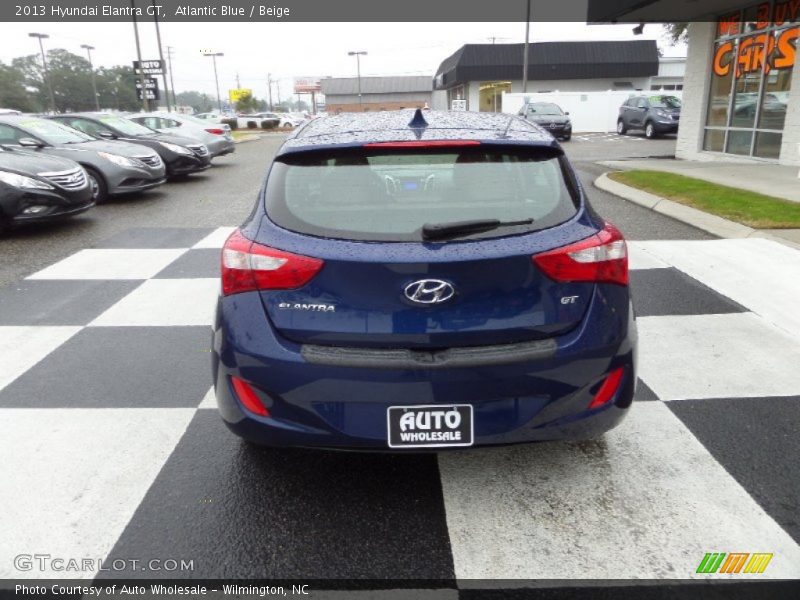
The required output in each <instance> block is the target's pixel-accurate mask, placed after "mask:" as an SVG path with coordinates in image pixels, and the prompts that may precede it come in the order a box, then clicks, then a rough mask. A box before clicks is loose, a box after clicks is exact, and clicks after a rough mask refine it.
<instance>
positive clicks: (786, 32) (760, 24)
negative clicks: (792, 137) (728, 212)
mask: <svg viewBox="0 0 800 600" xmlns="http://www.w3.org/2000/svg"><path fill="white" fill-rule="evenodd" d="M798 13H800V5H798V2H796V1H792V0H767V1H765V2H762V3H760V4H759V5H757V6H752V7H750V8H746V9H744V10H741V11H736V12H734V13H730V14H727V15H724V16H722V17H720V18H719V20H718V21H717V30H716V36H715V38H716V39H715V40H714V53H713V59H712V60H713V63H712V69H711V87H710V91H709V94H708V105H707V109H708V110H707V112H706V132H705V135H704V138H703V149H704V150H709V151H713V152H726V153H728V154H736V155H740V156H753V157H758V158H771V159H776V158H778V157H779V154H780V147H781V140H782V137H783V126H784V121H785V119H786V106H787V104H788V100H789V91H790V86H791V79H792V72H793V70H794V62H795V54H796V53H797V38H798V33H800V27H798V20H799V19H798Z"/></svg>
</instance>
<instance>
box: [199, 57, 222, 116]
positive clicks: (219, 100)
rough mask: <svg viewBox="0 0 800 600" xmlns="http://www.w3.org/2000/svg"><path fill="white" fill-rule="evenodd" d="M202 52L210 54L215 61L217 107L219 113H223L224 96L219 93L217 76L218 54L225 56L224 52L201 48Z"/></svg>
mask: <svg viewBox="0 0 800 600" xmlns="http://www.w3.org/2000/svg"><path fill="white" fill-rule="evenodd" d="M200 52H202V53H203V56H210V57H211V59H212V60H213V61H214V82H215V83H216V84H217V107H218V108H219V114H220V115H221V114H222V98H221V96H220V95H219V77H218V76H217V57H218V56H225V53H224V52H209V51H208V50H201V51H200Z"/></svg>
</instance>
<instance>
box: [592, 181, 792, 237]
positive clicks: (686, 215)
mask: <svg viewBox="0 0 800 600" xmlns="http://www.w3.org/2000/svg"><path fill="white" fill-rule="evenodd" d="M594 186H595V187H596V188H598V189H600V190H603V191H604V192H608V193H609V194H613V195H614V196H618V197H620V198H622V199H624V200H627V201H629V202H633V203H634V204H638V205H639V206H643V207H644V208H649V209H650V210H653V211H655V212H657V213H661V214H662V215H666V216H668V217H672V218H673V219H675V220H677V221H681V222H682V223H686V224H687V225H691V226H692V227H696V228H697V229H702V230H703V231H706V232H708V233H710V234H712V235H716V236H717V237H720V238H728V239H742V238H764V239H768V240H772V241H774V242H778V243H780V244H783V245H785V246H789V247H791V248H795V249H800V244H796V243H795V242H792V241H790V240H786V239H784V238H782V237H779V236H776V235H773V234H771V233H767V232H766V231H764V230H763V229H753V228H752V227H748V226H747V225H742V224H741V223H736V222H734V221H730V220H728V219H724V218H722V217H718V216H716V215H710V214H708V213H707V212H703V211H702V210H698V209H696V208H692V207H691V206H686V205H684V204H680V203H678V202H673V201H672V200H667V199H666V198H662V197H661V196H656V195H655V194H651V193H649V192H644V191H642V190H638V189H636V188H633V187H631V186H629V185H625V184H624V183H619V182H618V181H614V180H613V179H611V178H610V177H608V173H603V174H602V175H600V177H598V178H597V179H595V180H594Z"/></svg>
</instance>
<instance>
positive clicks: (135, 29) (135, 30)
mask: <svg viewBox="0 0 800 600" xmlns="http://www.w3.org/2000/svg"><path fill="white" fill-rule="evenodd" d="M135 8H136V4H135V0H131V19H132V20H133V36H134V37H135V38H136V59H137V60H138V61H139V85H140V86H141V88H142V107H143V108H144V112H149V110H150V101H149V100H148V99H147V85H146V84H145V77H144V64H143V62H142V46H141V44H140V43H139V24H138V23H137V22H136V10H135Z"/></svg>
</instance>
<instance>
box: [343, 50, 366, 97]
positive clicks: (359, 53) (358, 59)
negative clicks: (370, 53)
mask: <svg viewBox="0 0 800 600" xmlns="http://www.w3.org/2000/svg"><path fill="white" fill-rule="evenodd" d="M366 55H367V53H366V52H365V51H364V50H356V51H351V52H348V53H347V56H355V57H356V73H358V106H359V107H361V105H362V103H363V100H362V98H361V57H362V56H366Z"/></svg>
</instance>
